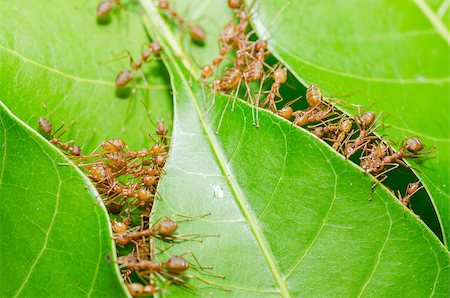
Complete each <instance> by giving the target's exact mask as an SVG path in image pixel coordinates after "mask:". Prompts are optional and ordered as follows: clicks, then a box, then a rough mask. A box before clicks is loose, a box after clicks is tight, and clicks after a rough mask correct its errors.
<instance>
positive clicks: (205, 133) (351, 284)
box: [141, 1, 449, 297]
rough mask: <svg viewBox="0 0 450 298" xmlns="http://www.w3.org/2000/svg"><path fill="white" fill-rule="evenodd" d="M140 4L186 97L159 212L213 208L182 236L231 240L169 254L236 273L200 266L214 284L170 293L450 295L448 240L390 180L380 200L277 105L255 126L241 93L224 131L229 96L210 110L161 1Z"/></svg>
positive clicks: (178, 108)
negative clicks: (276, 111)
mask: <svg viewBox="0 0 450 298" xmlns="http://www.w3.org/2000/svg"><path fill="white" fill-rule="evenodd" d="M141 4H142V5H143V7H144V8H145V11H146V13H147V14H148V17H144V22H145V24H146V27H147V29H148V30H149V32H150V35H151V36H152V37H153V38H155V39H156V40H158V41H160V42H162V43H163V44H164V45H165V47H167V48H168V47H169V45H170V47H171V48H170V49H169V48H168V49H167V50H166V51H165V56H164V57H165V59H164V61H165V62H166V65H167V68H168V69H169V73H170V76H171V82H172V84H173V91H174V98H175V109H174V111H175V115H174V117H175V118H174V120H175V121H174V132H173V138H172V142H171V152H170V156H169V161H168V164H167V166H166V174H165V176H164V178H163V179H162V182H161V184H160V185H159V188H158V191H159V192H160V193H161V197H162V200H161V201H159V202H158V204H157V205H156V207H155V219H157V218H158V217H159V216H162V215H173V214H184V215H190V216H198V215H203V214H206V213H209V212H210V213H211V215H210V216H208V217H204V218H202V219H197V220H194V219H193V220H190V221H187V222H184V223H182V224H181V227H180V233H181V234H209V235H211V236H212V235H214V234H217V233H218V234H219V235H220V237H204V238H203V239H202V240H203V242H202V243H197V242H192V241H188V242H184V243H181V244H178V245H176V246H175V247H173V248H171V249H170V250H169V251H168V252H167V253H166V254H167V255H171V254H179V253H183V252H186V251H193V252H194V253H195V254H196V255H197V257H198V258H199V260H200V263H201V264H203V265H213V267H214V269H213V271H214V272H215V273H217V274H223V275H225V280H221V279H218V278H213V277H209V276H206V275H202V274H201V273H198V272H195V274H196V275H197V276H201V277H202V278H204V279H207V280H208V281H209V282H210V283H213V284H214V286H208V285H207V284H205V283H201V282H196V281H195V280H192V283H194V284H195V285H196V286H197V287H198V288H199V290H200V292H198V293H197V292H195V291H194V292H187V291H186V290H183V289H182V288H179V287H178V288H176V287H171V288H170V291H171V293H170V294H174V295H176V296H179V297H185V296H186V295H188V294H189V293H190V294H193V295H199V296H204V295H206V294H210V295H213V296H214V297H217V296H227V295H229V294H228V293H227V292H225V291H223V290H219V289H218V288H219V287H222V288H229V289H231V295H233V296H237V297H243V296H245V297H262V296H280V295H281V296H283V297H299V296H306V297H309V296H336V295H338V296H339V295H346V296H358V295H360V296H386V295H389V296H396V295H402V296H404V295H406V296H415V297H420V296H433V295H444V296H445V295H448V294H449V289H448V283H447V280H448V278H449V270H448V269H449V267H448V266H449V255H448V252H447V250H446V249H445V247H444V246H443V245H442V244H441V243H440V242H439V240H438V239H437V238H436V237H435V236H434V234H432V233H431V232H430V230H429V229H428V228H427V227H426V226H425V225H424V224H423V223H422V222H421V221H419V220H418V219H417V218H416V217H415V216H414V215H412V214H411V213H410V212H407V211H406V212H405V211H404V210H403V208H402V206H401V205H400V204H399V202H398V200H396V199H395V198H394V197H393V196H392V195H391V193H390V192H389V191H387V190H386V189H385V188H383V187H378V188H377V189H376V191H375V198H374V200H373V201H372V202H369V200H368V198H369V195H370V190H371V183H372V182H371V181H370V178H369V177H368V176H367V175H364V173H362V172H361V170H360V169H359V168H358V167H356V166H354V165H353V164H351V163H349V162H348V161H346V160H344V159H343V158H342V157H341V156H339V155H337V154H336V153H335V152H334V151H332V150H331V148H330V147H329V146H328V145H326V144H324V143H323V142H321V141H320V140H318V139H316V138H315V137H313V136H312V135H311V134H310V133H308V132H307V131H305V130H303V129H299V128H296V127H293V126H292V125H290V123H288V122H287V121H284V120H282V119H280V118H278V117H275V116H274V115H273V114H271V113H268V112H266V111H260V122H261V128H259V129H257V128H255V127H253V126H252V125H251V108H250V107H249V106H247V105H246V104H245V103H243V102H241V101H240V100H238V101H237V103H236V108H235V111H234V112H230V111H229V107H228V108H227V112H226V113H225V117H224V122H223V124H222V128H221V130H220V134H219V135H216V134H215V133H214V132H215V130H216V127H217V124H218V120H219V117H220V115H221V113H222V111H223V109H224V106H225V105H226V102H227V97H226V96H222V95H220V94H218V95H217V98H216V100H217V102H216V105H215V106H214V107H213V109H212V110H211V112H210V113H209V114H208V115H207V116H206V117H205V111H206V109H207V108H208V107H209V106H210V104H211V97H209V98H208V99H207V105H206V106H204V104H203V100H204V99H203V96H202V90H201V85H200V84H199V82H198V81H196V79H195V78H193V77H192V76H193V74H192V73H191V72H189V71H188V70H187V69H190V68H191V66H190V65H189V61H188V59H186V58H185V57H186V56H185V54H184V53H183V52H182V51H181V49H180V47H179V45H178V43H177V39H176V38H175V37H174V36H173V35H172V34H171V32H170V31H169V29H168V27H167V26H166V25H165V23H164V21H163V20H162V19H161V17H160V16H159V14H158V11H157V10H156V9H155V7H153V6H152V5H151V4H150V3H149V2H147V1H141ZM207 93H209V91H207ZM166 257H167V256H159V258H160V259H161V260H164V259H165V258H166ZM191 260H192V259H191ZM193 272H194V271H193ZM411 279H414V281H411ZM405 280H408V281H410V282H408V283H405V282H404V281H405ZM411 282H412V283H413V284H414V286H411ZM386 285H395V287H394V286H392V287H387V286H386Z"/></svg>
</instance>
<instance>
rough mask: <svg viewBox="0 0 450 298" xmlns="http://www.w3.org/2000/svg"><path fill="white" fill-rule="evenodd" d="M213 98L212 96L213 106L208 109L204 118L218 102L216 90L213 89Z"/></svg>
mask: <svg viewBox="0 0 450 298" xmlns="http://www.w3.org/2000/svg"><path fill="white" fill-rule="evenodd" d="M212 92H213V98H212V102H211V106H210V107H209V108H208V110H207V111H206V113H205V115H204V116H203V119H205V118H206V116H208V114H209V112H211V110H212V109H213V108H214V105H215V104H216V92H217V91H216V90H213V91H212Z"/></svg>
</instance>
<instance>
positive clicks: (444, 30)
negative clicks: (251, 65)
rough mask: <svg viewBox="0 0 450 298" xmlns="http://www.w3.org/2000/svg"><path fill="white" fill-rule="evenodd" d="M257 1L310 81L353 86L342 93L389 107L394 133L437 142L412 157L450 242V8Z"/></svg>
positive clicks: (277, 47) (262, 22)
mask: <svg viewBox="0 0 450 298" xmlns="http://www.w3.org/2000/svg"><path fill="white" fill-rule="evenodd" d="M431 2H436V1H431ZM439 2H442V1H439ZM444 4H445V1H444V2H442V5H444ZM254 7H255V8H256V11H257V13H255V15H254V18H253V21H254V25H255V26H256V29H257V31H258V32H259V34H260V35H264V37H266V38H269V47H270V49H271V51H272V52H273V53H274V55H275V56H276V57H277V58H278V59H279V60H281V61H283V62H285V63H286V64H287V65H288V67H289V68H290V70H291V71H292V72H293V73H294V74H295V75H296V76H297V78H298V79H299V80H301V81H302V82H303V83H304V85H305V86H306V85H308V84H310V83H312V82H314V83H316V84H318V85H319V86H320V87H321V89H323V90H324V91H325V93H326V94H327V95H330V94H350V93H354V95H353V96H351V97H348V98H343V99H344V100H346V101H348V102H350V103H354V104H361V105H364V106H367V107H370V109H372V110H374V111H376V112H381V111H383V113H384V115H385V116H384V117H382V119H381V120H382V122H384V123H385V124H387V125H388V127H387V129H386V132H387V133H389V138H390V139H393V140H396V141H399V140H402V139H404V138H406V137H410V136H419V137H420V138H421V139H422V141H423V142H424V143H425V144H426V145H427V146H428V148H430V147H432V146H436V147H437V148H436V158H433V159H428V160H425V161H423V162H415V161H411V164H412V165H413V166H414V167H415V168H416V169H417V170H416V171H415V172H416V174H417V175H418V176H419V177H421V178H422V179H423V182H424V185H426V188H427V190H428V192H429V195H430V197H431V199H432V202H433V204H434V206H435V209H436V212H437V214H438V217H439V220H440V223H441V228H442V230H443V233H442V234H443V235H444V242H445V243H448V240H449V237H450V207H449V205H450V204H449V202H450V200H449V198H450V195H449V181H450V177H449V169H450V162H449V161H450V145H449V144H450V138H449V135H450V131H449V125H448V115H449V113H450V111H449V101H448V94H449V88H450V78H449V67H448V66H449V64H450V56H449V55H448V53H449V44H450V33H449V28H448V23H447V27H446V26H445V25H444V24H445V20H444V19H443V18H447V19H448V15H449V13H448V11H447V13H441V14H443V15H444V16H443V18H441V17H440V15H439V14H437V13H436V11H438V10H439V8H438V5H434V10H433V9H432V8H431V7H429V6H428V4H427V2H426V1H425V0H415V1H335V2H333V1H331V2H326V3H325V2H323V1H289V2H286V1H258V2H257V4H255V6H254ZM442 11H444V9H441V12H442ZM287 24H289V25H287ZM342 108H343V109H346V108H348V107H346V106H342ZM352 113H354V111H352ZM380 133H382V132H380ZM397 145H399V143H398V144H397ZM397 148H398V146H397Z"/></svg>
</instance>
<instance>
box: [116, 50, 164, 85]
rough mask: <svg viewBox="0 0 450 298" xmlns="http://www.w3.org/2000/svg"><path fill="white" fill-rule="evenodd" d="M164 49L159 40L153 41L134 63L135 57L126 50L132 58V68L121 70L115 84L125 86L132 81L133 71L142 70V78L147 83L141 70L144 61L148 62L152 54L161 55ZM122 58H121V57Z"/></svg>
mask: <svg viewBox="0 0 450 298" xmlns="http://www.w3.org/2000/svg"><path fill="white" fill-rule="evenodd" d="M161 51H162V47H161V46H160V45H159V44H158V43H157V42H152V43H150V44H149V45H148V49H147V50H145V51H142V53H141V59H139V60H138V61H137V62H136V63H133V57H132V56H131V53H130V52H129V51H127V50H125V52H126V53H127V54H128V57H129V58H130V65H131V70H128V69H126V70H122V71H121V72H119V74H118V75H117V77H116V80H115V84H116V87H118V88H123V87H126V86H127V85H128V83H130V81H131V80H132V79H133V74H132V72H133V71H140V75H141V77H142V80H143V81H144V83H145V84H146V85H147V80H146V79H145V75H144V74H143V73H142V71H141V70H140V69H141V67H142V65H143V63H148V62H149V59H150V57H151V55H152V54H154V55H159V54H160V53H161ZM119 59H120V58H119ZM136 79H137V78H135V80H134V84H136ZM134 92H135V86H133V93H134Z"/></svg>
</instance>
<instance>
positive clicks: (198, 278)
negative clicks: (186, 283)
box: [184, 273, 231, 292]
mask: <svg viewBox="0 0 450 298" xmlns="http://www.w3.org/2000/svg"><path fill="white" fill-rule="evenodd" d="M184 276H186V277H187V278H192V279H196V280H198V281H201V282H203V283H205V284H207V285H209V286H211V287H214V288H216V289H219V290H224V291H227V292H231V289H230V288H225V287H223V286H222V285H220V284H216V283H212V282H210V281H208V280H206V279H204V278H201V277H200V276H197V275H195V274H192V273H191V274H184Z"/></svg>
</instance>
